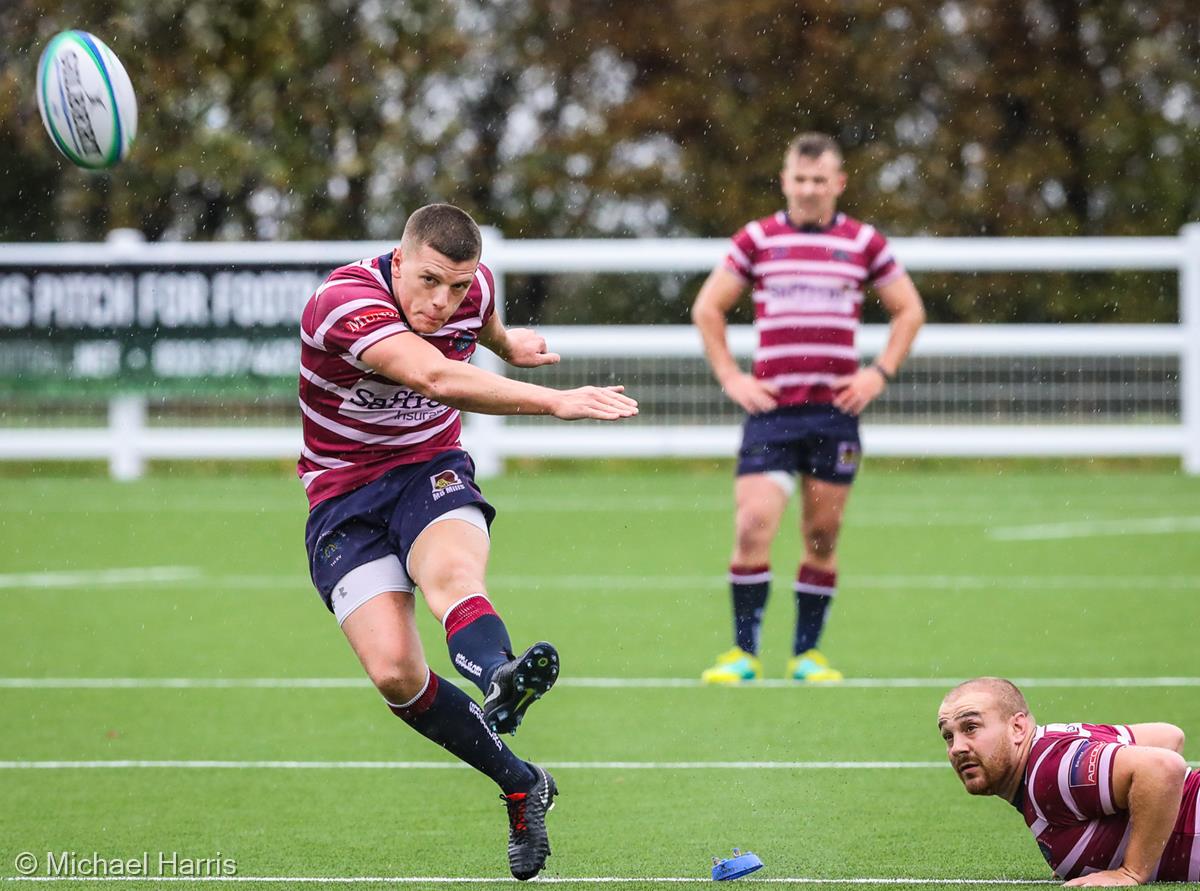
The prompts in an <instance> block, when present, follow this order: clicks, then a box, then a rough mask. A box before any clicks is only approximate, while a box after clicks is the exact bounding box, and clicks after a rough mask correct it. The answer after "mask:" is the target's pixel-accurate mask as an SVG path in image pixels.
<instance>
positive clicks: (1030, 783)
mask: <svg viewBox="0 0 1200 891" xmlns="http://www.w3.org/2000/svg"><path fill="white" fill-rule="evenodd" d="M1135 742H1136V740H1135V739H1134V738H1133V731H1132V730H1130V728H1129V727H1128V726H1126V725H1115V726H1114V725H1111V724H1048V725H1046V726H1045V727H1038V728H1037V730H1036V732H1035V735H1034V740H1033V747H1032V749H1031V750H1030V752H1029V762H1028V764H1027V765H1026V767H1025V778H1024V782H1023V783H1022V785H1021V793H1020V795H1019V796H1018V798H1017V800H1016V801H1015V802H1014V805H1015V806H1016V807H1017V809H1018V810H1019V811H1021V813H1022V814H1023V815H1024V817H1025V823H1026V825H1028V826H1029V829H1030V831H1031V832H1032V833H1033V837H1034V838H1035V839H1036V840H1037V844H1038V847H1039V848H1040V849H1041V852H1042V856H1043V857H1045V858H1046V862H1047V863H1049V864H1050V867H1051V869H1053V870H1054V874H1055V875H1056V876H1058V877H1059V878H1060V879H1073V878H1076V877H1078V876H1081V875H1086V874H1088V873H1093V872H1099V871H1101V870H1105V869H1115V868H1116V867H1118V866H1120V865H1121V863H1122V862H1124V859H1125V847H1126V845H1128V844H1129V812H1128V811H1123V810H1119V809H1118V808H1117V806H1116V804H1115V802H1114V801H1113V791H1112V778H1113V763H1114V760H1115V759H1114V756H1115V755H1116V753H1117V752H1118V751H1119V750H1120V749H1121V748H1122V747H1123V746H1128V745H1133V744H1135ZM1198 809H1200V773H1197V772H1196V771H1189V773H1188V775H1187V778H1186V779H1185V780H1184V787H1183V804H1182V805H1181V806H1180V808H1179V817H1178V819H1177V820H1176V821H1175V828H1174V830H1173V833H1172V835H1171V839H1170V841H1169V842H1168V843H1167V847H1166V850H1165V851H1164V852H1163V856H1162V858H1161V859H1160V860H1159V862H1158V865H1157V866H1156V867H1155V870H1154V874H1153V875H1152V876H1151V877H1150V881H1152V882H1153V881H1168V882H1170V881H1173V882H1184V881H1190V882H1195V881H1200V828H1198V825H1197V821H1198V819H1200V813H1198Z"/></svg>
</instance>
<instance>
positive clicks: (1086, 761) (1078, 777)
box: [1070, 743, 1103, 788]
mask: <svg viewBox="0 0 1200 891" xmlns="http://www.w3.org/2000/svg"><path fill="white" fill-rule="evenodd" d="M1102 751H1103V746H1098V745H1095V744H1087V743H1085V744H1084V745H1082V746H1080V747H1079V751H1078V752H1076V753H1075V757H1074V758H1072V759H1071V775H1070V784H1071V786H1072V788H1078V787H1080V786H1094V785H1096V783H1098V782H1099V780H1100V753H1101V752H1102Z"/></svg>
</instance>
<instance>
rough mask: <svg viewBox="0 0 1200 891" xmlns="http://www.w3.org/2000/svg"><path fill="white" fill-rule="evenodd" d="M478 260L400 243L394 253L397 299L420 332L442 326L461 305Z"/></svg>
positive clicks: (429, 331) (393, 265)
mask: <svg viewBox="0 0 1200 891" xmlns="http://www.w3.org/2000/svg"><path fill="white" fill-rule="evenodd" d="M478 267H479V260H478V259H475V260H468V261H465V262H456V261H454V260H451V259H450V258H449V257H447V256H446V255H445V254H442V253H440V252H439V251H435V250H434V249H433V248H431V247H430V246H429V245H427V244H418V245H415V246H411V245H401V246H400V248H398V249H397V250H396V251H395V252H394V253H393V255H392V278H393V281H394V282H395V285H396V299H397V300H398V301H399V303H400V309H401V310H402V311H403V312H404V317H405V318H406V319H408V323H409V325H411V326H412V329H413V330H414V331H416V332H417V333H418V334H432V333H433V332H435V331H437V330H438V329H440V328H442V327H443V326H444V325H445V324H446V322H448V321H449V320H450V317H451V316H453V315H454V313H455V312H456V311H457V310H458V307H459V306H460V305H462V302H463V300H464V299H466V296H467V292H468V291H469V290H470V289H471V283H472V282H473V281H474V280H475V270H476V269H477V268H478Z"/></svg>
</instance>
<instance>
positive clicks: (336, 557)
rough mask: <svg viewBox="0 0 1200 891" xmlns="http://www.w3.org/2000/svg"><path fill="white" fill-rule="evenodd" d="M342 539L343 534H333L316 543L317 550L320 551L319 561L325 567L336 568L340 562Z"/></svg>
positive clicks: (343, 537)
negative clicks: (321, 561) (320, 560)
mask: <svg viewBox="0 0 1200 891" xmlns="http://www.w3.org/2000/svg"><path fill="white" fill-rule="evenodd" d="M344 539H345V534H344V533H342V532H334V533H333V534H332V535H329V536H327V537H326V538H324V539H323V540H321V541H319V542H317V549H318V550H319V551H320V554H321V559H322V560H323V561H324V562H325V564H326V565H327V566H337V564H338V563H339V562H340V561H341V559H342V554H341V550H342V542H343V540H344Z"/></svg>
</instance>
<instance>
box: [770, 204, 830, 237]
mask: <svg viewBox="0 0 1200 891" xmlns="http://www.w3.org/2000/svg"><path fill="white" fill-rule="evenodd" d="M780 213H781V214H783V222H784V225H785V226H787V227H788V228H789V229H791V230H792V231H793V232H804V233H805V234H807V235H821V234H823V233H825V232H828V231H829V230H830V229H832V228H833V227H834V226H836V225H837V224H838V223H840V222H841V221H842V212H841V211H840V210H835V211H834V212H833V217H832V219H830V221H829V225H828V226H811V225H805V226H797V225H796V224H795V223H793V222H792V218H791V217H789V216H788V212H787V210H786V209H785V210H781V211H780Z"/></svg>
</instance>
